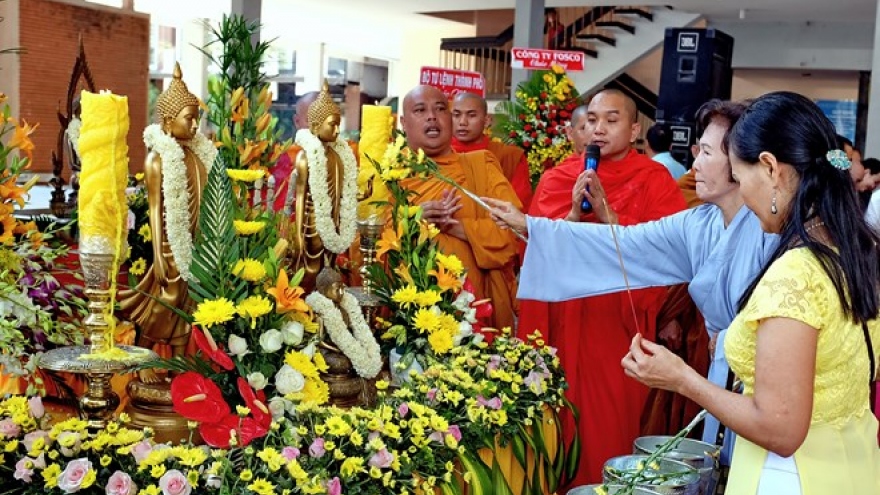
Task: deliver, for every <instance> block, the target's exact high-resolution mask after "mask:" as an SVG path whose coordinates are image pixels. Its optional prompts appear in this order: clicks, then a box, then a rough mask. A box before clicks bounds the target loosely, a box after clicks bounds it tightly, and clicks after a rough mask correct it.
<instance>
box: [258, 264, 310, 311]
mask: <svg viewBox="0 0 880 495" xmlns="http://www.w3.org/2000/svg"><path fill="white" fill-rule="evenodd" d="M266 292H267V293H269V295H271V296H272V297H274V298H275V305H276V308H275V309H276V311H278V312H279V313H288V312H290V311H301V312H305V311H308V310H309V305H308V304H306V302H305V301H304V300H303V299H302V295H303V290H302V287H299V286H296V287H291V286H290V279H289V278H288V277H287V270H285V269H283V268H282V269H281V273H279V274H278V280H277V281H276V282H275V287H270V288H268V289H266Z"/></svg>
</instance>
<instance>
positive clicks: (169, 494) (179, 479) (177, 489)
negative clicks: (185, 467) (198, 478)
mask: <svg viewBox="0 0 880 495" xmlns="http://www.w3.org/2000/svg"><path fill="white" fill-rule="evenodd" d="M159 488H161V489H162V495H189V494H190V492H192V486H191V485H190V484H189V481H188V480H187V479H186V476H184V475H183V473H181V472H180V471H178V470H176V469H169V470H168V471H166V472H165V474H163V475H162V477H161V478H159Z"/></svg>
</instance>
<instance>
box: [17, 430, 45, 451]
mask: <svg viewBox="0 0 880 495" xmlns="http://www.w3.org/2000/svg"><path fill="white" fill-rule="evenodd" d="M40 438H42V439H43V441H44V442H45V445H47V446H48V445H49V444H50V443H51V442H52V440H51V439H50V438H49V433H48V432H46V431H43V430H37V431H32V432H30V433H27V434H25V436H24V438H23V439H22V440H21V443H22V444H24V448H25V450H27V451H28V452H30V451H31V449H32V448H33V446H34V442H36V441H37V439H40Z"/></svg>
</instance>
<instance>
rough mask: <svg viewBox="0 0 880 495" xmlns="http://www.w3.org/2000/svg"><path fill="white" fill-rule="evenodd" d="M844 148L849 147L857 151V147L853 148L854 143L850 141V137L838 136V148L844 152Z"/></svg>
mask: <svg viewBox="0 0 880 495" xmlns="http://www.w3.org/2000/svg"><path fill="white" fill-rule="evenodd" d="M844 146H849V147H850V148H852V149H856V147H855V146H853V142H852V141H850V140H849V138H848V137H846V136H842V135H840V134H838V135H837V147H838V148H839V149H841V150H842V149H843V147H844Z"/></svg>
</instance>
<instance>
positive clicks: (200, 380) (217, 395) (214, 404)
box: [171, 371, 229, 423]
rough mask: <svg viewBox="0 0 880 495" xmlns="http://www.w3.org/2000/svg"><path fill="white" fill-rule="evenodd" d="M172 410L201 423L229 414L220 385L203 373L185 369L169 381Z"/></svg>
mask: <svg viewBox="0 0 880 495" xmlns="http://www.w3.org/2000/svg"><path fill="white" fill-rule="evenodd" d="M171 401H172V403H173V404H174V410H175V411H176V412H177V413H178V414H180V415H181V416H183V417H184V418H186V419H192V420H195V421H199V422H202V423H207V422H213V421H216V420H217V418H221V417H223V416H226V415H228V414H229V404H227V403H226V400H224V399H223V394H222V393H221V392H220V387H218V386H217V384H216V383H214V382H212V381H211V380H210V379H208V378H206V377H205V376H204V375H201V374H199V373H196V372H195V371H187V372H186V373H183V374H182V375H177V376H176V377H174V380H172V381H171Z"/></svg>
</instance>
